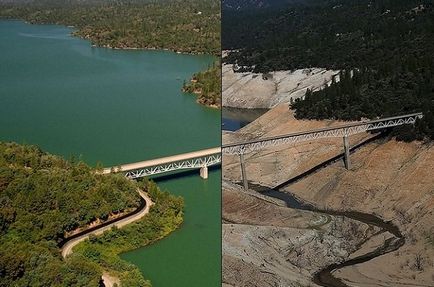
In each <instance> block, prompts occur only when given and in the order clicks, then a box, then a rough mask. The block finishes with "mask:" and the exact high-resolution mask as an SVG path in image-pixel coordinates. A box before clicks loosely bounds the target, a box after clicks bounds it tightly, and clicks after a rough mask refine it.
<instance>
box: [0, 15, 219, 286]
mask: <svg viewBox="0 0 434 287" xmlns="http://www.w3.org/2000/svg"><path fill="white" fill-rule="evenodd" d="M70 33H71V29H69V28H66V27H63V26H56V25H29V24H25V23H23V22H20V21H0V140H2V141H16V142H19V143H28V144H35V145H38V146H40V147H41V148H42V149H44V150H46V151H48V152H50V153H54V154H59V155H62V156H64V157H71V156H75V157H81V158H82V159H83V160H84V161H86V162H87V163H89V164H92V165H94V164H96V163H97V162H98V161H99V162H102V163H103V164H104V166H111V165H117V164H121V163H128V162H135V161H140V160H146V159H152V158H156V157H161V156H167V155H174V154H178V153H182V152H189V151H194V150H198V149H204V148H210V147H215V146H219V145H220V126H221V123H220V111H218V110H213V109H210V108H206V107H203V106H200V105H198V104H196V103H195V100H196V98H195V97H194V96H193V95H187V94H183V93H181V92H180V89H181V86H182V83H183V81H184V80H189V78H190V77H191V75H192V74H193V73H195V72H197V71H200V70H202V69H204V68H206V67H207V66H208V65H209V64H211V63H212V61H213V57H211V56H193V55H180V54H176V53H172V52H164V51H119V50H110V49H104V48H93V47H91V45H90V43H89V42H88V41H85V40H82V39H78V38H74V37H71V36H70ZM198 173H199V171H197V173H195V174H190V175H187V176H182V177H177V178H171V179H168V180H163V181H159V185H160V186H161V187H162V188H163V189H167V190H168V191H170V192H173V193H175V194H179V195H182V196H183V197H184V199H185V204H186V210H185V222H184V224H183V226H182V227H181V228H180V229H179V230H177V231H176V232H175V233H173V234H172V235H170V236H169V237H167V238H165V239H163V240H162V241H160V242H158V243H156V244H154V245H152V246H148V247H145V248H142V249H139V250H135V251H132V252H129V253H127V254H124V255H123V257H124V258H125V259H127V260H129V261H131V262H133V263H134V264H136V265H137V266H138V267H139V268H140V270H141V271H142V272H143V274H144V276H145V277H146V278H149V279H151V280H152V282H153V285H154V286H156V287H159V286H198V287H199V286H220V284H221V283H220V274H221V269H220V238H221V232H220V205H221V201H220V170H216V171H213V172H211V173H210V178H209V179H208V180H202V179H201V178H200V177H199V176H198Z"/></svg>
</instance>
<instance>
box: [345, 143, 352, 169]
mask: <svg viewBox="0 0 434 287" xmlns="http://www.w3.org/2000/svg"><path fill="white" fill-rule="evenodd" d="M344 163H345V168H346V169H350V168H351V164H350V144H349V142H348V136H347V135H345V136H344Z"/></svg>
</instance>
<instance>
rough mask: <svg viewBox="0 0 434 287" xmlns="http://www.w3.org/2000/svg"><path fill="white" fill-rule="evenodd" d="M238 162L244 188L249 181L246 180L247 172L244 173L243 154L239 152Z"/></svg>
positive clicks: (245, 188) (246, 188) (246, 187)
mask: <svg viewBox="0 0 434 287" xmlns="http://www.w3.org/2000/svg"><path fill="white" fill-rule="evenodd" d="M240 163H241V179H242V181H243V187H244V190H248V189H249V183H248V182H247V173H246V163H245V161H244V154H242V153H240Z"/></svg>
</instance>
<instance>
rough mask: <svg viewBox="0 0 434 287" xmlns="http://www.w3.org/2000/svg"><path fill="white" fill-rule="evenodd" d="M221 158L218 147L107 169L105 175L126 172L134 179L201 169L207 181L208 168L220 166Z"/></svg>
mask: <svg viewBox="0 0 434 287" xmlns="http://www.w3.org/2000/svg"><path fill="white" fill-rule="evenodd" d="M221 158H222V157H221V148H220V147H217V148H210V149H205V150H200V151H194V152H189V153H184V154H178V155H173V156H168V157H162V158H157V159H152V160H145V161H140V162H135V163H128V164H122V165H119V166H115V167H110V168H105V169H104V170H103V174H107V173H114V172H125V176H126V177H128V178H132V179H134V178H140V177H145V176H150V175H156V174H163V173H167V172H171V171H177V170H184V169H197V168H198V169H200V176H201V177H202V178H204V179H206V178H208V167H209V166H212V165H216V164H219V163H220V162H221Z"/></svg>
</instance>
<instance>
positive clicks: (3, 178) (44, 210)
mask: <svg viewBox="0 0 434 287" xmlns="http://www.w3.org/2000/svg"><path fill="white" fill-rule="evenodd" d="M138 187H140V188H142V189H144V190H145V191H147V192H148V194H149V196H150V197H151V198H152V200H153V201H154V203H155V204H154V205H153V206H152V207H151V210H150V212H149V214H147V215H146V216H145V217H143V218H142V219H140V220H139V221H137V222H135V223H134V224H130V225H128V226H126V227H125V228H122V229H112V230H110V231H108V232H106V233H104V234H103V235H102V236H101V237H97V238H96V237H92V238H91V239H90V240H89V241H86V242H83V243H81V244H80V245H78V246H77V247H76V249H77V251H76V252H74V253H73V254H72V255H70V256H68V257H67V258H66V259H65V260H63V259H62V257H61V253H60V248H59V244H60V243H61V241H62V240H64V239H65V237H66V236H67V234H68V233H70V232H71V231H74V230H77V229H83V228H86V226H88V225H89V224H91V223H95V222H101V221H105V220H107V219H109V218H111V217H113V216H115V215H118V214H122V213H126V212H129V211H132V210H134V209H136V208H137V207H138V206H139V204H140V196H139V195H138V193H137V192H136V189H137V188H138ZM0 206H1V208H0V286H2V287H3V286H4V287H6V286H95V287H97V286H99V282H100V278H101V274H102V270H105V271H108V272H110V273H112V274H115V275H116V276H117V277H118V278H120V279H121V283H122V286H125V287H129V286H131V287H132V286H134V287H136V286H150V282H149V281H146V280H145V279H144V278H143V276H142V275H141V273H140V271H139V270H138V269H137V267H135V266H134V265H132V264H129V263H127V262H125V261H122V260H121V259H120V258H119V257H118V254H119V253H120V252H124V251H127V250H130V249H133V248H137V247H140V246H144V245H147V244H150V243H152V242H154V241H155V240H158V239H160V238H162V237H164V236H166V235H167V234H169V233H170V232H171V231H173V230H175V229H176V228H177V227H178V226H179V225H180V224H181V223H182V215H183V200H182V198H179V197H175V196H173V195H170V194H168V193H167V192H162V191H160V190H159V189H158V187H157V186H156V185H155V184H153V183H151V182H139V183H137V182H134V181H130V180H128V179H126V178H124V177H123V176H122V175H113V174H109V175H101V174H99V173H97V172H95V170H94V169H92V168H90V167H89V166H87V165H86V164H84V163H83V162H80V161H78V162H71V161H66V160H64V159H62V158H60V157H58V156H54V155H50V154H48V153H45V152H43V151H41V150H40V149H39V148H37V147H35V146H27V145H18V144H15V143H0Z"/></svg>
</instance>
